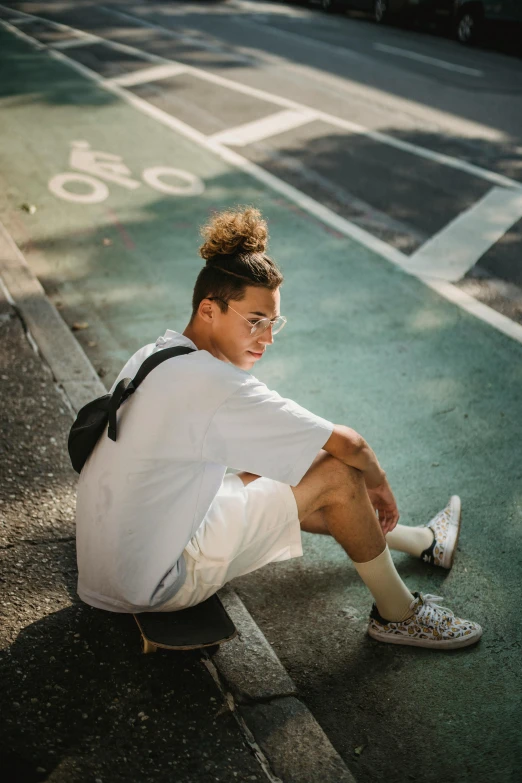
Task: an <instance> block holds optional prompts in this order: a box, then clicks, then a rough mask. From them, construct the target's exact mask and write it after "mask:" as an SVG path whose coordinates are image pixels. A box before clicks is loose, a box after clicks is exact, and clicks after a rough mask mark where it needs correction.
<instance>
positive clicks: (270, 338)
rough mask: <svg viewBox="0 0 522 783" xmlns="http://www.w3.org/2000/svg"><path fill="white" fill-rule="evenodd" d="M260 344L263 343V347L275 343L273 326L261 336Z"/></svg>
mask: <svg viewBox="0 0 522 783" xmlns="http://www.w3.org/2000/svg"><path fill="white" fill-rule="evenodd" d="M258 342H260V343H261V345H272V343H273V342H274V335H273V334H272V324H270V326H269V327H268V329H265V331H264V332H263V333H262V334H260V335H259V339H258Z"/></svg>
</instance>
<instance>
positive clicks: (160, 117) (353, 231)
mask: <svg viewBox="0 0 522 783" xmlns="http://www.w3.org/2000/svg"><path fill="white" fill-rule="evenodd" d="M0 24H4V25H5V26H8V27H11V26H10V25H7V24H6V23H5V22H3V21H2V20H0ZM24 37H26V38H28V36H24ZM29 40H30V41H31V42H32V43H33V45H38V41H35V40H34V39H29ZM107 43H109V42H107ZM49 55H50V56H52V57H54V58H55V59H57V60H60V61H61V62H64V63H65V64H67V65H68V66H69V67H71V68H74V69H75V70H77V71H78V72H79V73H82V74H83V75H84V76H85V77H87V78H88V79H91V80H92V81H95V82H97V83H98V84H100V85H101V86H102V87H104V88H105V89H107V90H109V91H110V92H112V93H114V94H115V95H118V96H119V97H120V98H121V99H122V100H124V101H125V102H126V103H128V104H130V105H131V106H134V107H135V108H136V109H138V110H139V111H141V112H143V114H147V115H148V116H150V117H152V118H154V119H156V120H157V121H158V122H161V123H162V124H163V125H166V126H167V127H170V128H172V129H173V130H175V131H178V132H179V133H181V134H183V135H184V136H186V137H187V138H189V139H191V140H192V141H195V142H196V143H198V144H200V145H201V146H202V147H206V148H207V149H210V150H212V151H213V152H215V153H216V155H218V156H219V157H220V158H222V160H225V161H226V162H228V163H231V164H232V165H233V166H236V167H237V168H239V169H241V170H243V171H245V172H246V173H247V174H250V175H251V176H252V177H255V178H256V179H257V180H259V181H260V182H263V183H264V184H266V185H267V186H268V187H270V188H272V189H273V190H275V191H277V192H279V193H281V194H282V195H284V196H285V197H286V198H288V200H289V201H292V202H293V203H294V204H297V206H299V207H301V208H302V209H303V210H304V211H305V212H308V213H309V214H311V215H313V216H314V217H316V218H317V219H318V220H320V221H321V222H323V223H324V224H325V225H328V226H330V227H331V228H334V229H335V230H337V231H339V232H340V233H342V234H343V235H344V236H348V237H350V238H352V239H354V240H356V241H357V242H359V243H360V244H361V245H363V246H365V247H367V248H369V249H370V250H373V251H374V252H375V253H376V254H377V255H380V256H381V257H383V258H385V259H387V260H388V261H390V262H391V263H393V264H395V265H397V266H399V267H401V268H402V269H403V270H404V271H405V272H407V273H409V274H412V276H416V275H413V273H412V272H411V271H410V270H409V269H408V262H409V261H410V259H409V258H408V256H406V255H404V253H401V252H400V250H396V249H395V248H393V247H391V246H390V245H388V244H387V243H386V242H383V241H382V240H381V239H378V238H377V237H374V236H373V235H372V234H369V233H368V232H367V231H364V230H363V229H362V228H359V226H356V225H354V224H353V223H350V221H348V220H346V219H345V218H343V217H341V216H340V215H337V214H336V213H335V212H333V211H332V210H330V209H328V207H325V206H324V205H323V204H320V203H319V202H317V201H315V199H313V198H311V197H310V196H307V195H306V194H305V193H302V192H301V191H300V190H298V189H297V188H294V187H293V185H289V184H288V183H286V182H283V181H282V180H280V179H279V178H278V177H276V176H274V175H273V174H271V173H270V172H268V171H265V170H264V169H262V168H261V167H260V166H258V165H256V164H255V163H252V162H251V161H249V160H247V159H246V158H244V157H242V156H241V155H240V154H239V153H237V152H235V151H234V150H231V149H228V148H227V147H225V146H223V145H222V144H219V143H218V142H215V141H214V142H213V141H211V140H209V139H208V138H207V137H206V136H204V135H203V134H202V133H200V131H198V130H196V129H195V128H191V127H190V126H189V125H186V124H185V123H184V122H182V121H181V120H178V119H177V118H176V117H173V116H171V115H170V114H167V113H166V112H164V111H162V110H161V109H158V108H157V107H156V106H153V105H152V104H150V103H147V101H144V100H142V99H141V98H139V97H138V96H137V95H134V94H133V93H129V92H127V91H126V90H125V89H124V88H123V87H120V86H119V85H117V84H110V83H109V82H108V81H107V80H104V79H103V78H102V77H101V76H100V75H99V74H97V73H96V72H95V71H91V70H90V69H89V68H87V67H86V66H84V65H82V64H81V63H78V62H75V61H74V60H71V59H70V58H68V57H67V56H66V55H64V54H62V53H61V52H56V51H52V50H49ZM510 182H511V180H510ZM514 184H516V185H517V186H518V183H514ZM418 279H419V280H421V281H422V282H423V283H424V284H425V285H427V286H428V287H429V288H432V289H433V290H434V291H437V293H439V294H440V295H441V296H443V297H444V298H445V299H448V300H449V301H450V302H453V303H454V304H456V305H457V306H458V307H460V308H461V309H463V310H466V311H467V312H469V313H471V314H472V315H474V316H476V317H477V318H480V319H481V320H482V321H485V322H487V323H488V324H490V325H491V326H493V327H494V328H495V329H497V330H498V331H499V332H502V333H503V334H506V335H507V336H508V337H511V338H512V339H513V340H516V341H517V342H519V343H522V325H521V324H518V323H516V322H515V321H511V320H510V319H509V318H506V316H504V315H502V314H501V313H499V312H497V311H496V310H493V308H491V307H488V306H487V305H485V304H482V303H481V302H478V301H477V300H476V299H473V297H471V296H469V294H466V293H465V292H463V291H461V290H460V289H459V288H457V287H456V286H454V285H452V284H451V283H448V282H446V281H440V280H433V279H431V278H426V277H422V276H418Z"/></svg>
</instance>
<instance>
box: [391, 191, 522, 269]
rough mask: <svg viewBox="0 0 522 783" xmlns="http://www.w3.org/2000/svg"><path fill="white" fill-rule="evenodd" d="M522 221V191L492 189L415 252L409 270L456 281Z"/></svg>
mask: <svg viewBox="0 0 522 783" xmlns="http://www.w3.org/2000/svg"><path fill="white" fill-rule="evenodd" d="M520 218H522V192H521V191H520V190H506V189H505V188H492V189H491V190H490V191H489V193H486V195H485V196H483V198H481V199H480V201H477V202H476V203H475V204H473V206H472V207H470V208H469V209H468V210H466V212H462V213H461V214H460V215H459V216H458V217H456V218H455V220H453V221H452V222H451V223H449V224H448V225H447V226H446V227H445V228H444V229H443V230H442V231H439V233H438V234H435V236H433V237H431V239H429V240H428V241H427V242H426V243H425V244H424V245H422V247H420V248H419V249H418V250H417V251H416V252H415V253H413V254H412V255H411V256H410V258H409V261H408V263H407V265H406V268H407V269H408V271H411V272H413V274H416V275H420V276H422V277H433V278H437V279H440V280H447V281H452V282H456V281H457V280H461V279H462V278H463V277H464V275H465V274H466V272H467V271H468V270H469V269H471V267H473V266H474V265H475V264H476V262H477V261H478V260H479V258H480V257H481V256H483V255H484V253H486V252H487V251H488V250H489V248H490V247H492V246H493V245H494V244H495V242H498V240H499V239H501V237H502V236H504V234H505V233H506V231H508V230H509V229H510V228H511V226H513V225H514V224H515V223H516V222H517V221H518V220H520Z"/></svg>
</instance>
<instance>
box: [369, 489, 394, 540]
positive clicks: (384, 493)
mask: <svg viewBox="0 0 522 783" xmlns="http://www.w3.org/2000/svg"><path fill="white" fill-rule="evenodd" d="M366 491H367V492H368V497H369V498H370V502H371V504H372V506H373V507H374V509H375V510H376V512H377V515H378V517H379V523H380V525H381V528H382V532H383V533H384V535H386V534H387V533H389V532H390V530H393V528H394V527H395V525H396V524H397V522H398V521H399V509H398V508H397V503H396V502H395V498H394V497H393V492H392V491H391V487H390V485H389V484H388V479H385V480H384V481H383V483H382V484H381V485H380V486H378V487H375V488H374V489H368V488H367V489H366Z"/></svg>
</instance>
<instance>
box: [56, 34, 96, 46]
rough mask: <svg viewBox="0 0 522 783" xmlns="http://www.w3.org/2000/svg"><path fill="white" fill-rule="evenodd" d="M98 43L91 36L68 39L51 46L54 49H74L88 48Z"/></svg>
mask: <svg viewBox="0 0 522 783" xmlns="http://www.w3.org/2000/svg"><path fill="white" fill-rule="evenodd" d="M95 43H98V39H97V38H96V37H95V36H93V35H85V36H82V37H81V38H80V37H78V38H68V39H67V40H66V41H57V42H56V43H55V44H53V46H54V48H55V49H74V48H76V47H77V46H89V44H95Z"/></svg>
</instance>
